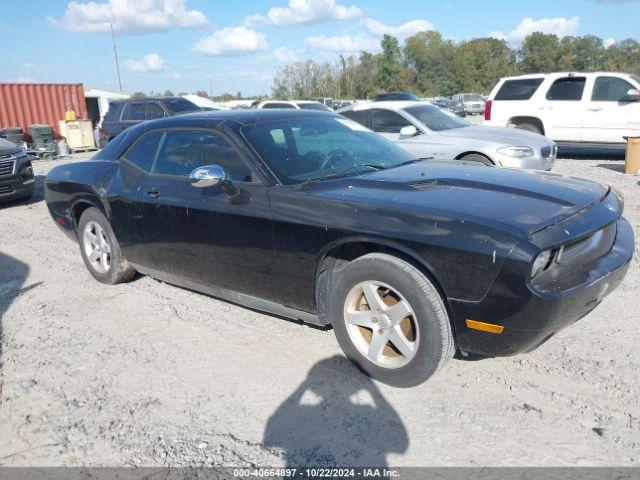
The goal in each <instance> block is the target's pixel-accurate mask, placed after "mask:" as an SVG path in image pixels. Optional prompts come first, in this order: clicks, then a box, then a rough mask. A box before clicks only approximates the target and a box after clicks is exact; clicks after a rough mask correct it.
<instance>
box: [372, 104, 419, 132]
mask: <svg viewBox="0 0 640 480" xmlns="http://www.w3.org/2000/svg"><path fill="white" fill-rule="evenodd" d="M407 125H411V122H410V121H409V120H407V119H406V118H404V117H403V116H402V115H400V114H397V113H396V112H392V111H391V110H382V109H375V110H373V130H374V131H375V132H382V133H400V130H401V129H402V127H406V126H407Z"/></svg>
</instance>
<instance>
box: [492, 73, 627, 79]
mask: <svg viewBox="0 0 640 480" xmlns="http://www.w3.org/2000/svg"><path fill="white" fill-rule="evenodd" d="M586 75H621V76H629V75H630V74H629V73H624V72H605V71H598V72H550V73H526V74H523V75H514V76H512V77H503V78H502V80H505V81H506V80H526V79H528V78H547V77H549V78H555V77H568V76H576V77H582V76H586Z"/></svg>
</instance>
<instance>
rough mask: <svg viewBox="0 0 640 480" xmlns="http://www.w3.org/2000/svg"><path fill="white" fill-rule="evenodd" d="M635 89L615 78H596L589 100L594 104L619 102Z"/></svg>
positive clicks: (624, 81)
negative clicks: (631, 89)
mask: <svg viewBox="0 0 640 480" xmlns="http://www.w3.org/2000/svg"><path fill="white" fill-rule="evenodd" d="M630 88H635V87H634V86H633V85H631V84H630V83H629V82H627V81H626V80H623V79H621V78H617V77H598V78H596V83H595V84H594V86H593V94H592V95H591V100H593V101H594V102H620V101H622V100H624V99H625V98H626V97H627V91H628V90H629V89H630Z"/></svg>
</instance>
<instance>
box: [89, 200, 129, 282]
mask: <svg viewBox="0 0 640 480" xmlns="http://www.w3.org/2000/svg"><path fill="white" fill-rule="evenodd" d="M78 239H79V241H80V252H81V253H82V258H83V260H84V263H85V265H86V266H87V269H88V270H89V272H90V273H91V275H93V277H94V278H95V279H96V280H98V281H99V282H102V283H107V284H111V285H113V284H116V283H121V282H125V281H127V280H129V279H130V278H131V277H133V275H134V274H135V273H136V271H135V269H134V268H133V267H132V266H131V265H130V264H129V263H128V262H127V261H126V260H125V259H124V258H123V256H122V253H121V252H120V245H119V244H118V241H117V240H116V237H115V235H114V234H113V230H112V229H111V225H110V224H109V221H108V220H107V218H106V217H105V216H104V215H103V214H102V212H101V211H100V210H98V209H97V208H93V207H90V208H87V209H86V210H85V211H84V212H83V213H82V216H81V217H80V221H79V222H78Z"/></svg>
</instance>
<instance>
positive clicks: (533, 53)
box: [519, 32, 561, 73]
mask: <svg viewBox="0 0 640 480" xmlns="http://www.w3.org/2000/svg"><path fill="white" fill-rule="evenodd" d="M519 53H520V58H521V61H520V70H521V71H522V72H523V73H540V72H553V71H556V70H558V66H559V64H560V53H561V52H560V42H559V41H558V37H557V36H556V35H554V34H552V33H541V32H534V33H532V34H530V35H528V36H527V37H526V38H525V39H524V42H522V48H521V49H520V52H519Z"/></svg>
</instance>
